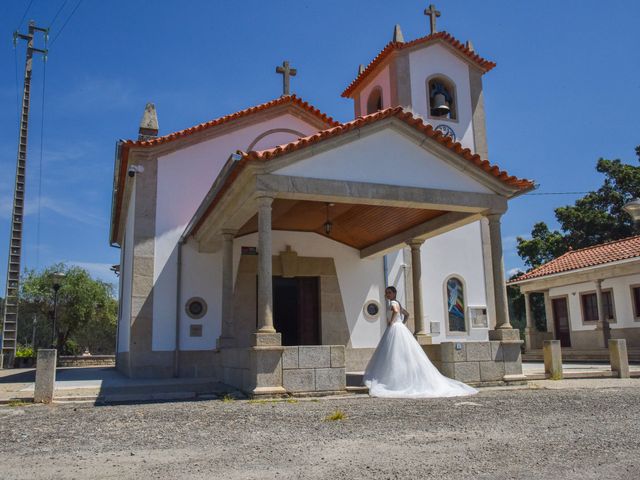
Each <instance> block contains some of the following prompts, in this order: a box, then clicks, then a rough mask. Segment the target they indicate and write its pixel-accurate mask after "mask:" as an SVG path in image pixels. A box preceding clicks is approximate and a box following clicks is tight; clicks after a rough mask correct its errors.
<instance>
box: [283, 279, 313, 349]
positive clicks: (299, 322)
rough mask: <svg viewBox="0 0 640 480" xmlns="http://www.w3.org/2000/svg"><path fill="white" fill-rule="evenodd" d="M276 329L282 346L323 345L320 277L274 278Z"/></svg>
mask: <svg viewBox="0 0 640 480" xmlns="http://www.w3.org/2000/svg"><path fill="white" fill-rule="evenodd" d="M273 325H274V327H275V329H276V331H277V332H279V333H280V334H282V345H320V344H321V341H320V282H319V278H318V277H295V278H283V277H273Z"/></svg>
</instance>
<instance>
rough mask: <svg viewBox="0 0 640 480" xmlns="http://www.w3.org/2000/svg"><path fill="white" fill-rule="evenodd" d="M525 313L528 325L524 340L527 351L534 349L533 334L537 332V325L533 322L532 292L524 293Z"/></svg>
mask: <svg viewBox="0 0 640 480" xmlns="http://www.w3.org/2000/svg"><path fill="white" fill-rule="evenodd" d="M524 315H525V318H526V321H527V325H526V327H525V329H524V341H525V347H526V349H527V351H530V350H533V335H534V334H535V330H536V329H535V326H534V324H533V312H532V311H531V293H529V292H526V293H525V294H524Z"/></svg>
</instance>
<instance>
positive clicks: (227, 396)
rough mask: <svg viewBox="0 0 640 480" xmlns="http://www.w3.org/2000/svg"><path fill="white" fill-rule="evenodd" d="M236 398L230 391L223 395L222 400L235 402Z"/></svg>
mask: <svg viewBox="0 0 640 480" xmlns="http://www.w3.org/2000/svg"><path fill="white" fill-rule="evenodd" d="M234 400H235V398H233V395H229V394H228V393H227V394H225V396H224V397H222V401H223V402H225V403H227V402H233V401H234Z"/></svg>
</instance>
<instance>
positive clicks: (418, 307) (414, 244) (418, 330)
mask: <svg viewBox="0 0 640 480" xmlns="http://www.w3.org/2000/svg"><path fill="white" fill-rule="evenodd" d="M423 243H424V240H411V241H409V242H407V245H409V247H410V248H411V279H412V283H413V321H414V322H415V337H416V339H417V340H418V342H419V343H420V344H426V345H428V344H431V335H429V334H428V332H427V331H426V330H425V327H424V313H423V310H422V255H421V250H420V249H421V247H422V244H423Z"/></svg>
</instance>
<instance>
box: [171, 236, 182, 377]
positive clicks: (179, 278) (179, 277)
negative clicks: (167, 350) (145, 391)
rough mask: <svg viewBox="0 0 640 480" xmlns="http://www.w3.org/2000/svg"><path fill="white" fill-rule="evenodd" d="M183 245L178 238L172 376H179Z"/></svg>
mask: <svg viewBox="0 0 640 480" xmlns="http://www.w3.org/2000/svg"><path fill="white" fill-rule="evenodd" d="M183 244H184V240H183V239H182V238H180V240H179V241H178V251H177V255H178V260H177V267H178V272H177V273H176V345H175V349H174V355H173V376H174V377H176V378H177V377H179V376H180V332H181V330H182V322H181V321H180V319H181V318H182V317H181V315H180V310H181V309H180V306H181V298H182V245H183Z"/></svg>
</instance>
